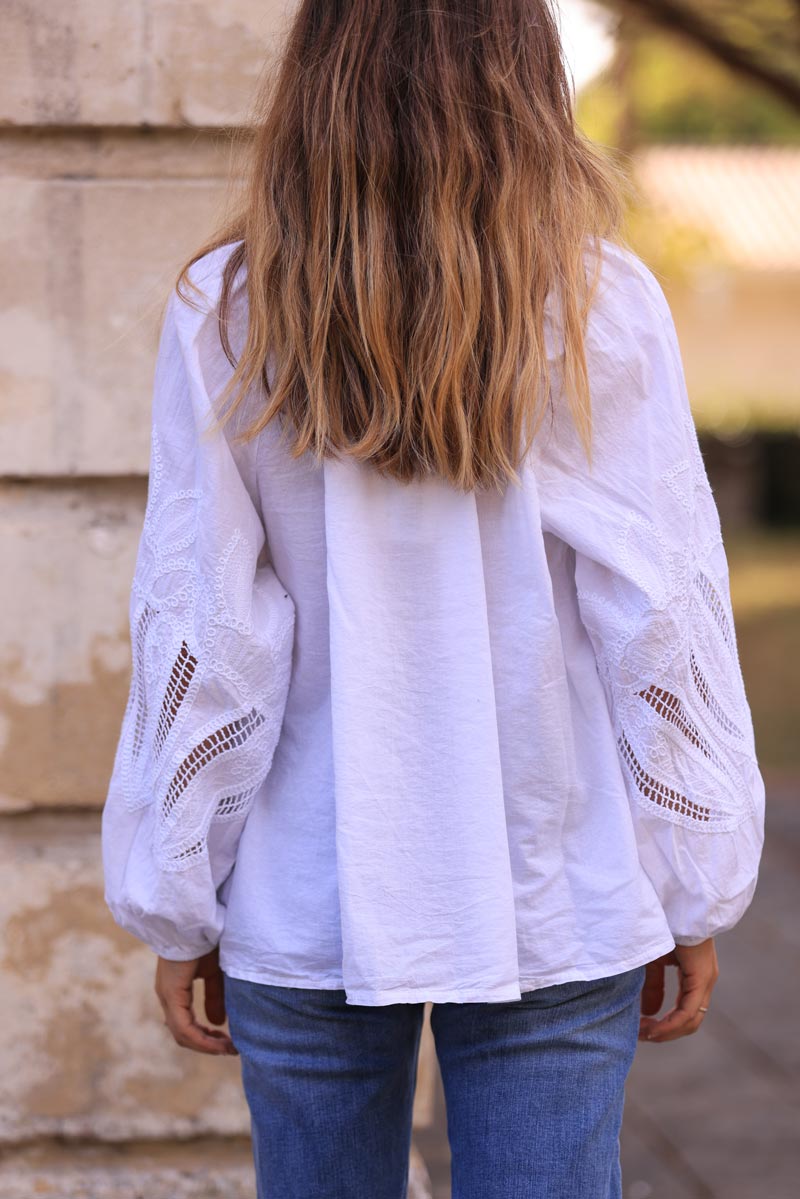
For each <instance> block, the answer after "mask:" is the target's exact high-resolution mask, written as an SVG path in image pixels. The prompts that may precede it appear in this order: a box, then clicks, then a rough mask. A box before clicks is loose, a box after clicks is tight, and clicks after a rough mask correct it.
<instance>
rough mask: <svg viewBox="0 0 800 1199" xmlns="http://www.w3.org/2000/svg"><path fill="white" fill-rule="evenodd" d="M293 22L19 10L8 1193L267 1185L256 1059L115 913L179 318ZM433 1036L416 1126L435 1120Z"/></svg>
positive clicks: (3, 336) (12, 234)
mask: <svg viewBox="0 0 800 1199" xmlns="http://www.w3.org/2000/svg"><path fill="white" fill-rule="evenodd" d="M283 13H284V6H283V5H279V4H277V3H270V2H265V0H226V3H224V4H219V3H211V2H210V0H192V2H189V0H129V2H128V3H124V4H120V3H115V2H113V0H72V3H70V4H68V5H58V4H53V3H51V2H48V0H16V2H15V3H13V4H11V5H7V6H6V7H5V11H4V13H3V39H2V40H3V50H2V54H3V69H2V71H0V141H2V168H1V172H2V173H1V176H0V212H1V213H2V219H0V239H1V240H2V263H3V270H2V272H1V273H0V308H1V309H2V314H1V317H0V355H2V359H1V361H0V369H2V410H1V411H0V551H1V552H2V559H1V560H2V562H3V565H4V571H3V586H2V591H1V592H0V614H1V616H2V619H1V620H0V763H1V766H2V769H0V858H2V868H1V869H2V873H1V875H0V877H2V880H3V886H2V888H0V906H1V907H2V914H1V915H0V921H1V923H2V946H3V951H2V952H3V959H2V962H1V963H0V986H1V987H2V994H3V997H4V1004H3V1021H2V1032H0V1040H2V1043H3V1044H2V1060H3V1066H4V1069H3V1071H2V1073H1V1074H0V1137H2V1139H3V1141H4V1142H5V1144H6V1147H7V1149H8V1150H9V1151H10V1152H9V1153H8V1155H7V1157H6V1162H5V1164H4V1166H3V1167H2V1168H0V1191H2V1194H3V1195H4V1196H7V1199H12V1196H13V1195H15V1194H17V1193H19V1194H25V1195H28V1194H30V1193H32V1192H33V1190H35V1191H36V1193H37V1194H48V1193H52V1194H57V1193H58V1194H60V1193H63V1188H64V1185H65V1178H66V1176H67V1175H69V1176H70V1177H72V1175H74V1176H75V1178H76V1179H77V1177H78V1175H79V1174H80V1176H81V1177H82V1178H83V1177H84V1175H86V1177H89V1176H90V1175H91V1178H92V1181H91V1186H89V1184H88V1183H87V1184H86V1185H87V1187H88V1188H89V1190H90V1192H91V1194H92V1195H93V1196H95V1197H99V1196H100V1195H102V1194H105V1193H108V1194H113V1195H115V1197H118V1196H121V1195H123V1194H127V1193H128V1192H127V1191H126V1190H125V1186H130V1187H133V1186H134V1183H136V1186H138V1187H139V1188H141V1187H142V1186H143V1185H145V1183H144V1178H145V1175H146V1177H147V1181H146V1185H145V1190H146V1193H147V1194H148V1195H149V1196H150V1197H151V1199H156V1197H157V1196H158V1195H160V1194H161V1193H162V1192H163V1194H164V1195H170V1196H172V1195H174V1194H181V1193H186V1194H193V1195H194V1194H197V1195H201V1194H202V1195H204V1196H211V1195H217V1194H219V1195H224V1196H225V1197H226V1199H229V1197H233V1196H236V1195H239V1194H241V1195H245V1194H247V1195H249V1194H251V1167H250V1160H249V1141H248V1139H247V1137H248V1130H249V1124H248V1112H247V1109H246V1104H245V1102H244V1098H243V1094H242V1090H241V1083H240V1078H239V1070H240V1066H239V1062H238V1059H228V1060H225V1059H216V1058H206V1057H203V1056H201V1055H199V1054H191V1053H188V1052H187V1051H186V1050H182V1049H180V1048H178V1047H177V1046H176V1045H174V1044H173V1043H172V1042H171V1040H170V1039H169V1036H168V1034H167V1032H166V1030H165V1029H164V1027H163V1024H162V1020H161V1012H160V1008H159V1007H158V1003H157V1000H156V998H155V995H154V993H153V989H152V982H153V965H154V959H153V957H152V954H151V953H150V951H149V950H147V949H146V948H144V947H143V946H142V945H141V944H140V943H139V942H138V941H136V940H135V939H134V938H132V937H130V936H128V935H127V934H126V933H124V932H122V931H121V930H119V929H118V928H117V927H116V925H115V924H114V923H113V921H112V920H111V917H110V915H109V914H108V912H107V910H106V908H105V905H104V903H103V895H102V878H101V869H100V844H99V830H100V810H101V807H102V803H103V799H104V796H105V792H106V787H107V784H108V779H109V777H110V772H111V765H112V760H113V753H114V748H115V744H116V738H117V735H118V731H119V725H120V721H121V717H122V711H123V707H124V702H125V698H126V694H127V686H128V679H129V672H130V653H129V640H128V629H127V606H128V591H129V586H130V580H131V576H132V573H133V566H134V555H135V549H136V543H137V540H138V535H139V531H140V527H141V521H142V517H143V512H144V503H145V498H146V483H147V478H146V472H147V466H148V452H149V413H150V401H151V385H152V372H153V366H154V356H155V351H156V346H157V337H158V328H159V320H160V316H161V311H162V307H163V304H164V302H165V300H166V297H167V294H168V292H169V289H170V287H171V286H172V283H173V280H174V277H175V274H176V272H177V269H178V267H179V266H180V265H181V263H182V262H183V261H184V259H185V258H186V257H188V255H189V254H190V253H191V252H192V251H193V250H194V249H195V248H196V247H197V246H198V245H199V244H200V243H201V242H202V241H203V240H204V239H205V237H206V236H207V235H208V233H209V232H210V231H211V229H212V228H213V227H214V225H215V224H216V222H217V220H218V218H219V217H220V216H221V215H222V213H223V211H224V208H225V205H226V202H227V201H228V199H229V194H230V193H229V190H228V185H227V179H228V177H229V175H230V173H231V149H230V141H229V137H228V131H229V130H230V129H232V128H235V127H237V126H240V125H241V124H242V122H243V121H246V118H247V111H248V107H249V105H250V102H251V100H252V95H253V91H254V87H255V84H256V82H257V79H258V76H259V73H260V71H261V70H262V68H263V66H264V62H265V59H266V57H267V56H268V55H269V54H270V53H271V52H273V51H274V49H275V48H277V47H279V41H278V40H277V39H278V37H279V33H280V20H281V19H282V18H283ZM425 1044H426V1046H427V1048H426V1049H425V1050H424V1051H423V1058H424V1060H423V1061H422V1062H421V1069H420V1090H419V1093H418V1096H417V1106H416V1109H415V1121H416V1123H417V1124H419V1122H420V1121H424V1120H426V1119H428V1118H429V1115H430V1100H429V1096H430V1092H431V1087H432V1085H433V1064H434V1057H433V1052H432V1046H431V1044H430V1040H429V1038H426V1041H425ZM191 1138H199V1139H198V1141H197V1142H196V1143H192V1142H191V1141H190V1139H191ZM176 1170H178V1171H182V1173H175V1171H176ZM93 1171H94V1173H92V1172H93ZM70 1172H72V1173H70ZM423 1174H424V1171H422V1170H419V1169H417V1170H416V1171H415V1177H416V1178H417V1179H418V1180H419V1182H420V1190H419V1194H422V1193H423V1192H422V1180H423ZM129 1175H130V1178H129ZM126 1180H127V1181H126ZM136 1180H138V1182H137V1181H136ZM215 1180H216V1181H215ZM71 1185H72V1190H70V1191H69V1193H83V1191H79V1185H78V1182H74V1183H73V1184H71ZM81 1185H82V1184H81ZM415 1185H416V1184H415ZM104 1187H105V1188H106V1190H104ZM15 1188H16V1189H15ZM48 1188H49V1189H48ZM215 1188H216V1189H215ZM67 1190H69V1187H67ZM131 1193H133V1191H132V1192H131ZM137 1193H138V1192H137Z"/></svg>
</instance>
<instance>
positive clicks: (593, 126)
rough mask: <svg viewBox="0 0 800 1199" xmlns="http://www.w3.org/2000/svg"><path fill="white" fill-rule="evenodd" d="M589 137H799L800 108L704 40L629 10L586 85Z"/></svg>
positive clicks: (582, 113) (581, 110) (622, 140)
mask: <svg viewBox="0 0 800 1199" xmlns="http://www.w3.org/2000/svg"><path fill="white" fill-rule="evenodd" d="M578 119H579V120H580V122H581V124H582V126H583V127H584V129H585V130H586V132H587V133H588V134H589V135H590V137H592V138H594V139H595V140H596V141H600V142H603V143H605V144H606V145H614V146H616V147H617V148H619V149H621V150H623V151H626V152H629V151H631V150H633V149H635V147H636V145H637V143H639V142H647V143H649V144H653V143H658V142H672V143H675V142H698V143H705V144H711V143H726V142H727V143H730V142H747V143H750V144H755V143H770V142H771V143H794V144H796V143H798V142H800V112H799V111H798V110H796V109H794V108H792V107H790V106H789V105H787V104H786V103H785V102H783V101H781V100H779V99H778V98H777V97H776V96H775V95H774V94H773V93H770V92H769V91H767V90H766V89H765V88H764V87H760V86H758V85H757V84H754V83H753V82H752V81H751V80H750V79H749V78H748V77H745V76H742V75H740V74H738V73H737V72H735V71H733V70H731V69H730V68H729V67H727V66H724V65H723V64H722V63H721V62H719V60H715V59H713V58H710V57H709V55H708V54H707V53H706V52H705V51H704V50H702V49H700V48H699V47H698V46H696V45H693V44H687V43H686V41H685V40H684V39H682V38H679V37H676V36H674V35H670V34H665V33H661V32H659V31H657V30H654V29H653V27H652V26H649V25H646V24H642V23H641V22H640V21H637V20H635V19H632V18H630V17H628V16H626V17H625V18H624V19H623V20H621V21H620V24H619V31H618V39H617V51H616V54H615V57H614V59H613V61H612V63H611V65H610V66H609V67H608V68H607V69H606V70H605V71H604V72H603V73H602V74H601V75H599V76H598V77H597V78H596V79H594V80H592V82H591V83H589V84H588V85H587V86H586V87H585V88H583V89H582V91H581V93H580V95H579V96H578Z"/></svg>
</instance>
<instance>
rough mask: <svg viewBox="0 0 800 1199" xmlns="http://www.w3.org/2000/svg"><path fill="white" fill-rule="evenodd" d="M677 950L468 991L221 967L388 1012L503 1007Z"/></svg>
mask: <svg viewBox="0 0 800 1199" xmlns="http://www.w3.org/2000/svg"><path fill="white" fill-rule="evenodd" d="M674 947H675V941H674V940H673V938H672V936H671V935H669V936H667V938H666V939H665V938H664V937H661V938H659V940H658V941H656V942H655V943H654V944H653V945H650V946H645V947H644V948H643V949H640V950H638V951H637V952H636V953H635V954H633V955H632V956H631V957H628V958H623V959H622V961H615V962H610V963H609V962H606V963H603V962H600V963H598V962H595V963H592V964H591V965H587V966H570V967H569V968H567V969H565V970H559V971H556V972H554V973H550V974H540V975H537V976H534V977H532V978H526V979H524V980H523V979H521V980H519V982H510V983H503V984H498V985H496V986H489V987H481V986H480V985H477V986H476V985H470V986H465V987H396V988H386V987H377V988H369V987H356V988H350V989H348V988H346V987H345V985H344V980H343V979H342V976H341V975H340V974H339V975H325V976H323V977H311V976H308V975H286V974H282V973H280V974H279V973H277V972H276V973H271V972H270V971H269V970H261V969H257V970H253V969H250V968H249V967H246V966H239V965H237V963H236V961H235V959H233V960H230V961H227V960H225V957H224V955H221V956H220V966H221V969H222V971H223V973H225V974H228V975H230V977H231V978H238V979H241V980H243V981H244V982H253V983H261V984H263V985H266V986H277V987H299V988H302V989H308V990H336V991H345V995H346V1000H345V1002H346V1003H347V1004H357V1005H359V1006H361V1007H384V1006H387V1005H388V1004H391V1003H503V1002H508V1001H509V1000H515V999H521V998H522V995H524V994H525V993H526V992H527V991H538V990H540V989H542V988H544V987H553V986H557V985H558V984H559V983H567V982H591V981H593V980H594V979H597V978H608V977H611V976H612V975H614V974H622V973H623V972H624V971H625V970H633V969H635V968H636V967H637V966H643V965H646V964H647V963H648V962H652V961H654V960H655V959H656V958H658V957H661V955H662V954H665V953H669V952H670V950H672V949H674Z"/></svg>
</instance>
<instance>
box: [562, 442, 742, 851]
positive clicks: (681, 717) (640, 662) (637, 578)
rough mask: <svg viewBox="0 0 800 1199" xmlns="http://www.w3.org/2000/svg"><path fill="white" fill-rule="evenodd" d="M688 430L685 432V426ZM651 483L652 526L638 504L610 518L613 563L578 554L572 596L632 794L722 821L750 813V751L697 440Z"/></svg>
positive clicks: (697, 822)
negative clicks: (687, 455) (692, 451)
mask: <svg viewBox="0 0 800 1199" xmlns="http://www.w3.org/2000/svg"><path fill="white" fill-rule="evenodd" d="M690 440H691V442H692V444H696V436H695V434H694V430H693V429H692V432H691V439H690ZM679 479H680V480H681V486H680V487H678V486H677V480H679ZM660 483H661V484H662V485H663V488H664V490H663V492H662V493H661V494H659V493H658V492H656V493H655V499H656V501H657V503H658V506H659V511H660V512H661V513H662V515H663V521H662V522H661V523H660V524H659V526H656V524H655V523H654V522H652V523H651V522H650V521H648V520H647V519H646V518H645V517H643V516H642V514H641V513H640V512H638V511H637V512H630V513H629V514H628V515H627V516H626V518H625V520H624V521H623V522H622V524H621V526H620V528H619V532H618V535H617V536H618V541H617V547H616V548H617V552H618V556H619V557H618V560H619V561H620V562H621V563H622V564H624V569H623V570H620V571H618V572H611V571H609V570H607V569H606V568H604V567H602V566H600V565H598V564H597V563H596V562H593V561H590V560H586V559H583V558H582V557H581V556H579V557H578V559H577V561H576V581H577V584H578V592H579V602H580V604H581V611H582V614H583V617H584V620H585V623H586V625H587V628H588V629H589V632H590V635H591V636H592V640H593V643H594V646H595V650H596V655H597V659H598V667H599V670H600V673H601V676H602V677H603V680H604V683H605V685H606V688H607V692H608V694H609V697H610V700H611V708H612V712H613V717H614V724H615V730H616V735H617V745H618V748H619V751H620V755H621V758H622V761H623V763H624V766H625V769H626V771H627V772H628V775H629V777H630V781H631V784H632V792H633V795H634V797H635V799H636V800H637V801H638V802H639V803H640V804H642V805H644V806H645V808H647V809H648V810H650V811H651V812H652V813H653V814H654V815H657V816H658V817H661V818H663V819H664V820H668V821H672V822H673V823H676V824H682V825H685V826H688V827H692V828H698V829H704V830H707V831H724V830H730V829H733V828H735V827H736V826H737V825H738V824H740V823H741V822H742V821H744V820H746V819H750V818H751V817H752V815H753V812H752V802H753V797H752V794H751V789H750V785H749V782H748V774H747V772H746V770H744V769H743V767H744V766H745V765H746V764H747V763H748V762H749V763H751V764H752V763H754V761H755V753H754V745H753V740H752V721H751V717H750V711H749V706H748V704H747V699H746V696H745V690H744V683H743V679H742V674H741V667H740V663H739V658H738V652H737V644H736V636H735V631H734V621H733V615H732V612H731V610H730V598H729V584H728V567H727V560H726V557H725V551H724V547H723V543H722V537H721V532H720V526H719V517H718V513H717V509H716V505H715V503H714V500H713V496H712V493H711V490H710V487H709V484H708V478H707V475H706V473H705V468H704V466H703V463H702V457H701V456H700V452H699V448H698V449H697V453H696V456H695V459H694V461H693V462H689V461H688V460H686V459H682V460H681V462H680V463H679V464H678V465H677V466H673V467H672V468H670V469H668V470H667V471H665V472H664V473H663V474H662V475H661V477H660Z"/></svg>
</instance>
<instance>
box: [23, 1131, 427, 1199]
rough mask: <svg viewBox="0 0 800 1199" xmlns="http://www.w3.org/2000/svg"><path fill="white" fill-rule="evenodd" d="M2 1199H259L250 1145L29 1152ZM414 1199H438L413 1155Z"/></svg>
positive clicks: (194, 1144) (26, 1150) (411, 1198)
mask: <svg viewBox="0 0 800 1199" xmlns="http://www.w3.org/2000/svg"><path fill="white" fill-rule="evenodd" d="M0 1194H1V1195H2V1196H3V1199H31V1196H32V1195H36V1196H37V1199H39V1197H41V1199H143V1196H147V1199H255V1196H256V1185H255V1171H254V1168H253V1156H252V1151H251V1148H250V1143H249V1141H248V1142H247V1143H246V1144H240V1143H238V1142H236V1141H233V1142H230V1141H219V1140H209V1139H207V1140H205V1141H203V1142H200V1141H191V1142H189V1143H188V1144H186V1145H163V1146H158V1148H157V1149H154V1148H152V1147H151V1148H149V1149H148V1150H142V1149H140V1148H139V1147H138V1146H136V1147H131V1148H128V1147H127V1146H115V1147H114V1148H113V1149H112V1148H109V1147H107V1146H104V1145H99V1146H98V1145H92V1146H86V1145H81V1146H74V1147H73V1146H70V1147H68V1148H67V1149H64V1148H63V1147H59V1148H57V1149H54V1148H51V1147H50V1146H47V1147H41V1146H34V1147H32V1148H29V1147H27V1146H25V1147H23V1148H22V1149H19V1150H16V1151H13V1150H12V1151H10V1152H8V1153H6V1154H5V1155H4V1158H3V1161H2V1162H0ZM407 1199H431V1184H430V1178H429V1175H428V1171H427V1169H426V1167H425V1162H424V1161H423V1159H422V1157H421V1156H420V1154H419V1152H418V1151H417V1150H416V1148H415V1146H413V1145H412V1147H411V1158H410V1161H409V1174H408V1194H407Z"/></svg>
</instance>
